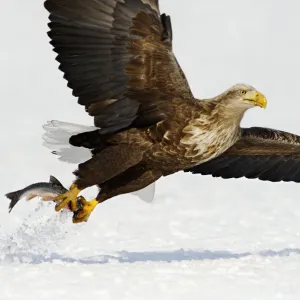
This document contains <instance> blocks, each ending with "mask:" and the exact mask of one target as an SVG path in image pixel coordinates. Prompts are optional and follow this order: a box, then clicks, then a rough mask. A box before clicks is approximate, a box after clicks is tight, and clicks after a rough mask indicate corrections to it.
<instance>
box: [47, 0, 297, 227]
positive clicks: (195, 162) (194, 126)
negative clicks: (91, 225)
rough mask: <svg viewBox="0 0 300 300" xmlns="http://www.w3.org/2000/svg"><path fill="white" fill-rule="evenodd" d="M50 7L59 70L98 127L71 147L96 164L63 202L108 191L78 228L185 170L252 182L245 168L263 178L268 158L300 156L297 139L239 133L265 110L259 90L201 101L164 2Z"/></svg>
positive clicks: (63, 1)
mask: <svg viewBox="0 0 300 300" xmlns="http://www.w3.org/2000/svg"><path fill="white" fill-rule="evenodd" d="M45 7H46V9H47V10H48V11H49V12H50V16H49V19H50V23H49V27H50V31H49V33H48V34H49V37H50V39H51V44H52V45H53V47H54V51H55V52H57V53H58V56H57V61H58V62H59V63H60V67H59V68H60V70H61V71H63V72H64V74H65V76H64V77H65V79H66V80H67V81H68V86H69V87H70V88H71V89H72V90H73V95H74V96H76V97H78V103H79V104H80V105H83V106H85V109H86V111H87V113H88V114H89V115H91V116H92V117H93V118H94V124H95V126H96V127H97V129H95V130H94V131H89V132H81V133H79V134H75V135H73V136H72V137H71V138H70V144H71V145H73V146H76V147H85V148H88V149H90V150H91V152H92V153H93V157H92V158H91V159H90V160H88V161H86V162H84V163H82V164H79V166H78V169H77V170H76V171H75V175H76V180H75V181H74V184H73V185H72V187H71V188H70V191H69V192H67V193H65V194H63V195H61V196H59V197H58V198H57V200H61V199H65V202H70V201H71V202H74V199H76V196H77V194H78V193H79V192H80V191H81V190H82V189H85V188H87V187H89V186H93V185H98V186H99V187H100V188H101V190H100V192H99V194H98V196H97V197H96V200H94V201H92V202H90V203H88V202H85V203H83V209H81V210H80V211H76V205H75V204H74V206H73V211H74V212H75V215H74V222H81V221H84V220H87V218H88V217H89V215H90V213H91V211H92V210H93V208H94V207H95V206H96V204H97V203H99V202H103V201H105V200H107V199H109V198H111V197H114V196H116V195H119V194H123V193H129V192H133V191H136V190H140V189H142V188H144V187H146V186H148V185H149V184H151V183H153V182H155V181H156V180H158V179H159V178H160V177H161V176H167V175H169V174H172V173H174V172H177V171H180V170H188V171H193V172H195V173H202V174H213V175H214V176H223V177H237V176H238V177H239V176H247V175H249V173H246V172H245V171H243V170H244V169H245V168H244V166H246V165H247V164H248V161H250V160H251V159H254V157H255V158H257V154H259V155H260V156H259V157H260V159H258V160H259V161H260V165H261V169H260V170H261V171H262V170H264V166H265V165H268V164H267V163H266V160H269V157H271V159H274V156H276V155H277V154H279V153H281V154H282V155H281V157H285V155H287V156H289V159H290V157H294V156H293V155H295V153H298V152H297V151H299V149H300V148H299V146H298V145H296V144H295V143H298V139H300V138H298V137H294V136H291V135H290V134H283V133H281V132H276V134H275V133H272V134H273V136H271V135H272V134H271V133H269V131H267V130H266V129H262V130H261V131H255V130H253V129H248V130H247V129H242V130H241V128H240V122H241V119H242V117H243V115H244V113H245V111H246V110H247V109H249V108H251V107H254V106H261V107H265V106H266V99H265V97H264V96H263V95H262V94H261V93H259V92H257V91H256V90H255V89H254V88H253V87H251V86H249V85H245V84H238V85H235V86H233V87H231V88H230V89H228V90H227V91H225V92H224V93H222V94H221V95H219V96H217V97H215V98H213V99H207V100H197V99H195V98H194V96H193V94H192V92H191V90H190V88H189V85H188V82H187V80H186V78H185V75H184V73H183V71H182V70H181V68H180V66H179V64H178V62H177V60H176V58H175V56H174V54H173V50H172V38H173V35H172V27H171V20H170V17H169V16H166V15H165V14H162V15H161V14H160V11H159V7H158V1H157V0H101V1H100V0H47V1H45ZM257 135H258V136H257ZM269 136H271V138H270V137H269ZM283 136H284V137H285V138H283ZM291 139H292V140H291ZM271 140H272V141H271ZM275 140H276V142H274V141H275ZM294 140H295V141H297V142H291V141H294ZM249 144H251V147H249ZM230 147H232V148H230ZM275 147H276V148H277V149H278V151H279V152H278V153H277V154H275V151H274V149H275ZM229 148H230V149H229ZM298 148H299V149H298ZM228 149H229V150H228ZM251 149H253V151H252V152H251ZM245 151H246V152H245ZM262 153H263V154H262ZM249 157H250V158H249ZM265 157H267V159H265ZM233 158H234V159H233ZM277 158H278V157H276V161H278V159H277ZM245 159H246V160H245ZM258 160H257V165H258V164H259V162H258ZM288 161H289V160H288ZM250 163H251V162H250ZM224 164H225V165H224ZM231 164H233V169H231ZM244 164H245V165H244ZM287 165H288V164H287ZM289 165H290V164H289ZM201 166H202V167H201ZM210 166H213V168H210ZM224 166H225V168H224ZM268 166H269V165H268ZM276 167H278V169H280V170H281V172H284V171H285V170H286V169H285V168H284V167H283V165H279V163H275V164H274V165H272V170H275V169H276ZM229 169H230V170H229ZM278 169H276V170H277V173H278V172H279V171H278ZM232 170H237V172H238V173H235V171H232ZM251 174H252V173H251ZM251 174H250V175H251ZM280 174H281V175H282V173H280ZM274 176H275V177H276V175H274V173H272V172H265V173H264V177H263V178H264V179H268V178H269V179H270V180H273V179H274V178H275V177H274ZM281 177H282V178H292V179H293V177H291V176H290V177H289V176H288V175H287V174H286V173H285V174H284V175H282V176H281ZM276 178H277V177H276ZM65 202H64V201H63V202H62V204H61V206H58V207H57V209H58V210H59V209H60V208H61V207H62V205H66V203H65Z"/></svg>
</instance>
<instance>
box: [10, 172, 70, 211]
mask: <svg viewBox="0 0 300 300" xmlns="http://www.w3.org/2000/svg"><path fill="white" fill-rule="evenodd" d="M66 191H67V189H66V188H65V187H64V186H63V185H62V184H61V183H60V182H59V181H58V180H57V179H56V178H55V177H54V176H50V180H49V182H38V183H34V184H31V185H29V186H27V187H25V188H24V189H22V190H18V191H15V192H11V193H7V194H6V195H5V196H6V197H7V198H8V199H10V200H11V202H10V204H9V212H11V210H12V209H13V207H14V206H15V205H16V204H17V203H18V202H19V200H20V199H22V198H25V199H26V200H31V199H33V198H35V197H41V200H43V201H53V200H54V198H55V197H56V196H58V195H60V194H63V193H65V192H66ZM65 209H66V210H70V209H69V207H68V206H67V207H65Z"/></svg>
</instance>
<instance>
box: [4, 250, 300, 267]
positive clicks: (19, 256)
mask: <svg viewBox="0 0 300 300" xmlns="http://www.w3.org/2000/svg"><path fill="white" fill-rule="evenodd" d="M293 254H298V255H299V254H300V249H292V248H287V249H283V250H280V251H273V250H266V251H261V252H258V253H250V252H244V253H232V252H229V251H209V250H205V251H194V250H183V249H180V250H175V251H153V252H128V251H121V252H118V253H116V254H114V255H105V254H103V255H98V256H93V257H86V258H71V257H67V256H63V255H59V254H57V253H52V254H50V255H49V256H45V255H37V254H29V253H14V254H9V255H7V257H6V259H5V260H4V261H6V262H17V263H29V264H41V263H46V262H50V263H78V264H85V265H89V264H109V263H113V262H117V263H138V262H169V263H170V262H180V261H193V260H194V261H204V260H221V259H240V258H245V257H250V256H260V257H285V256H290V255H293Z"/></svg>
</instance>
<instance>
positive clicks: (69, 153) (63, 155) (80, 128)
mask: <svg viewBox="0 0 300 300" xmlns="http://www.w3.org/2000/svg"><path fill="white" fill-rule="evenodd" d="M43 128H44V129H45V131H46V132H45V133H44V134H43V136H42V137H43V139H44V143H43V145H44V146H45V147H47V148H49V149H51V150H52V151H54V153H55V154H56V155H57V156H58V159H59V160H61V161H63V162H67V163H72V164H79V163H83V162H85V161H87V160H89V159H90V158H91V157H92V155H91V150H90V149H87V148H84V147H75V146H72V145H70V143H69V139H70V137H71V136H72V135H75V134H79V133H81V132H89V131H93V130H97V129H99V128H97V127H94V126H84V125H79V124H74V123H67V122H61V121H55V120H54V121H48V123H47V124H45V125H44V126H43ZM131 194H133V195H135V196H137V197H138V198H139V199H140V200H142V201H144V202H147V203H151V202H152V201H153V199H154V195H155V183H153V184H150V185H149V186H147V187H145V188H144V189H141V190H139V191H135V192H133V193H131Z"/></svg>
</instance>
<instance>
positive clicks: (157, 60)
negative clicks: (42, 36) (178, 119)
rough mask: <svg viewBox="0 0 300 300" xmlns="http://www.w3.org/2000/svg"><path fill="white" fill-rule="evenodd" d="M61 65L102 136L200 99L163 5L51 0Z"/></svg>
mask: <svg viewBox="0 0 300 300" xmlns="http://www.w3.org/2000/svg"><path fill="white" fill-rule="evenodd" d="M45 8H46V9H47V10H48V11H49V13H50V15H49V19H50V23H49V24H48V25H49V28H50V31H49V32H48V35H49V37H50V38H51V44H52V45H53V46H54V51H55V52H57V53H58V56H57V58H56V59H57V61H58V62H59V63H60V70H62V71H63V72H64V74H65V75H64V78H65V79H66V80H67V81H68V86H69V87H70V88H72V90H73V95H74V96H76V97H78V98H79V99H78V103H79V104H81V105H84V106H85V108H86V111H87V112H88V113H89V114H90V115H91V116H93V117H94V123H95V126H97V127H100V128H101V132H102V133H108V132H115V131H117V130H120V129H122V128H126V127H128V126H136V127H139V126H149V125H152V124H155V123H157V122H158V121H161V120H163V119H164V118H165V115H166V110H167V109H168V105H167V103H168V102H170V101H171V100H172V99H174V98H175V97H177V98H178V97H181V98H183V99H191V98H193V96H192V93H191V91H190V88H189V86H188V83H187V80H186V78H185V76H184V74H183V72H182V70H181V68H180V66H179V65H178V63H177V60H176V58H175V56H174V54H173V52H172V28H171V21H170V17H169V16H166V15H160V12H159V8H158V0H46V1H45Z"/></svg>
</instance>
